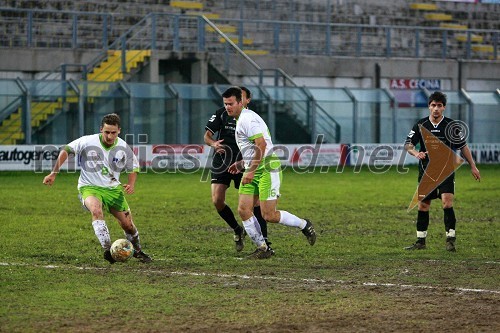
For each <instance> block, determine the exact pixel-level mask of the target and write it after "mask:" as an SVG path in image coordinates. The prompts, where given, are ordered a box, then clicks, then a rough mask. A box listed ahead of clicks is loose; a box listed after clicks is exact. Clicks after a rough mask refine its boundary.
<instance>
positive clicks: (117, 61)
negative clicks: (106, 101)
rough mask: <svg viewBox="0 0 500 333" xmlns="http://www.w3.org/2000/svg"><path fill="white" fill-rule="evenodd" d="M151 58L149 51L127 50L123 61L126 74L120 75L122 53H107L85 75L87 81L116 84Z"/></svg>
mask: <svg viewBox="0 0 500 333" xmlns="http://www.w3.org/2000/svg"><path fill="white" fill-rule="evenodd" d="M150 56H151V50H127V51H126V55H125V57H126V59H125V68H126V73H122V52H121V51H120V50H111V51H108V56H107V58H106V59H105V60H104V61H103V62H101V63H100V64H99V65H98V66H96V67H95V68H94V69H93V71H92V72H91V73H89V74H88V75H87V80H88V81H98V82H110V81H111V82H116V81H120V80H123V79H124V78H125V74H129V73H131V72H132V71H133V70H134V69H136V68H138V67H139V65H140V64H142V63H144V62H145V61H146V59H147V58H149V57H150Z"/></svg>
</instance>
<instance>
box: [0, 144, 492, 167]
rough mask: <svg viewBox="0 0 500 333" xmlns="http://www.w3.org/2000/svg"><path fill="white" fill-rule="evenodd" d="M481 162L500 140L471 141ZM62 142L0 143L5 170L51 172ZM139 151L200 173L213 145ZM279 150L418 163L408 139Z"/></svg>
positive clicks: (351, 161) (344, 161)
mask: <svg viewBox="0 0 500 333" xmlns="http://www.w3.org/2000/svg"><path fill="white" fill-rule="evenodd" d="M469 147H470V149H471V152H472V156H473V157H474V159H475V160H476V162H477V163H478V164H486V163H487V164H500V143H473V144H469ZM60 148H61V146H59V145H16V146H7V145H6V146H0V171H7V170H11V171H23V170H24V171H34V172H46V171H50V170H51V169H52V167H53V165H54V163H55V161H56V159H57V156H58V154H59V149H60ZM133 150H134V153H135V154H136V155H137V157H138V159H139V163H140V165H141V167H142V168H143V170H145V171H146V172H147V170H151V171H153V172H156V173H163V172H176V171H178V170H182V171H183V172H184V173H186V172H196V171H198V170H200V169H205V168H210V166H211V163H212V158H211V154H212V149H210V148H209V147H208V146H206V145H199V144H171V145H169V144H161V145H136V146H134V147H133ZM275 153H276V155H277V156H278V157H279V158H280V160H281V163H282V165H283V166H284V167H288V166H290V167H294V168H296V169H297V170H303V169H307V168H312V167H338V166H344V165H350V166H355V167H357V166H362V165H368V166H373V167H383V166H389V165H409V164H416V163H418V160H417V159H416V158H413V157H411V156H409V155H408V154H407V153H406V152H405V151H404V148H403V145H402V144H391V143H389V144H366V143H359V144H352V145H345V144H322V145H321V144H303V145H276V146H275ZM62 169H63V170H67V171H75V170H79V169H80V166H79V164H78V158H77V157H75V156H72V155H70V157H69V158H68V161H67V162H66V163H65V164H64V165H63V167H62Z"/></svg>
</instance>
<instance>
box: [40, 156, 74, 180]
mask: <svg viewBox="0 0 500 333" xmlns="http://www.w3.org/2000/svg"><path fill="white" fill-rule="evenodd" d="M68 151H69V147H65V148H64V149H62V150H61V151H60V152H59V156H57V160H56V164H54V167H53V168H52V172H51V173H50V174H49V175H47V176H45V178H43V183H44V184H45V185H49V186H51V185H52V184H54V181H55V180H56V176H57V174H58V173H59V170H61V166H62V165H63V164H64V162H66V160H67V159H68V155H69V154H68Z"/></svg>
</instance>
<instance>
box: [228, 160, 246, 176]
mask: <svg viewBox="0 0 500 333" xmlns="http://www.w3.org/2000/svg"><path fill="white" fill-rule="evenodd" d="M243 169H244V166H243V161H237V162H234V163H233V164H231V165H230V166H229V168H228V169H227V171H228V172H229V173H230V174H233V175H236V174H238V173H240V172H241V171H243Z"/></svg>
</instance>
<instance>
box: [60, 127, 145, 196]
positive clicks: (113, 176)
mask: <svg viewBox="0 0 500 333" xmlns="http://www.w3.org/2000/svg"><path fill="white" fill-rule="evenodd" d="M65 149H66V150H67V151H68V152H70V153H75V154H77V155H78V164H79V165H80V168H81V170H80V178H78V188H80V187H82V186H88V185H93V186H100V187H109V188H113V187H116V186H118V185H120V184H121V183H120V173H121V172H122V171H125V172H138V171H139V161H138V160H137V157H136V156H135V155H134V153H133V151H132V149H131V148H130V147H129V146H128V145H127V143H126V142H125V141H124V140H122V139H120V138H117V139H116V141H115V143H114V145H113V146H111V147H106V146H104V145H103V144H102V140H101V134H93V135H85V136H82V137H81V138H79V139H76V140H74V141H72V142H70V143H68V144H67V145H66V148H65Z"/></svg>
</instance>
